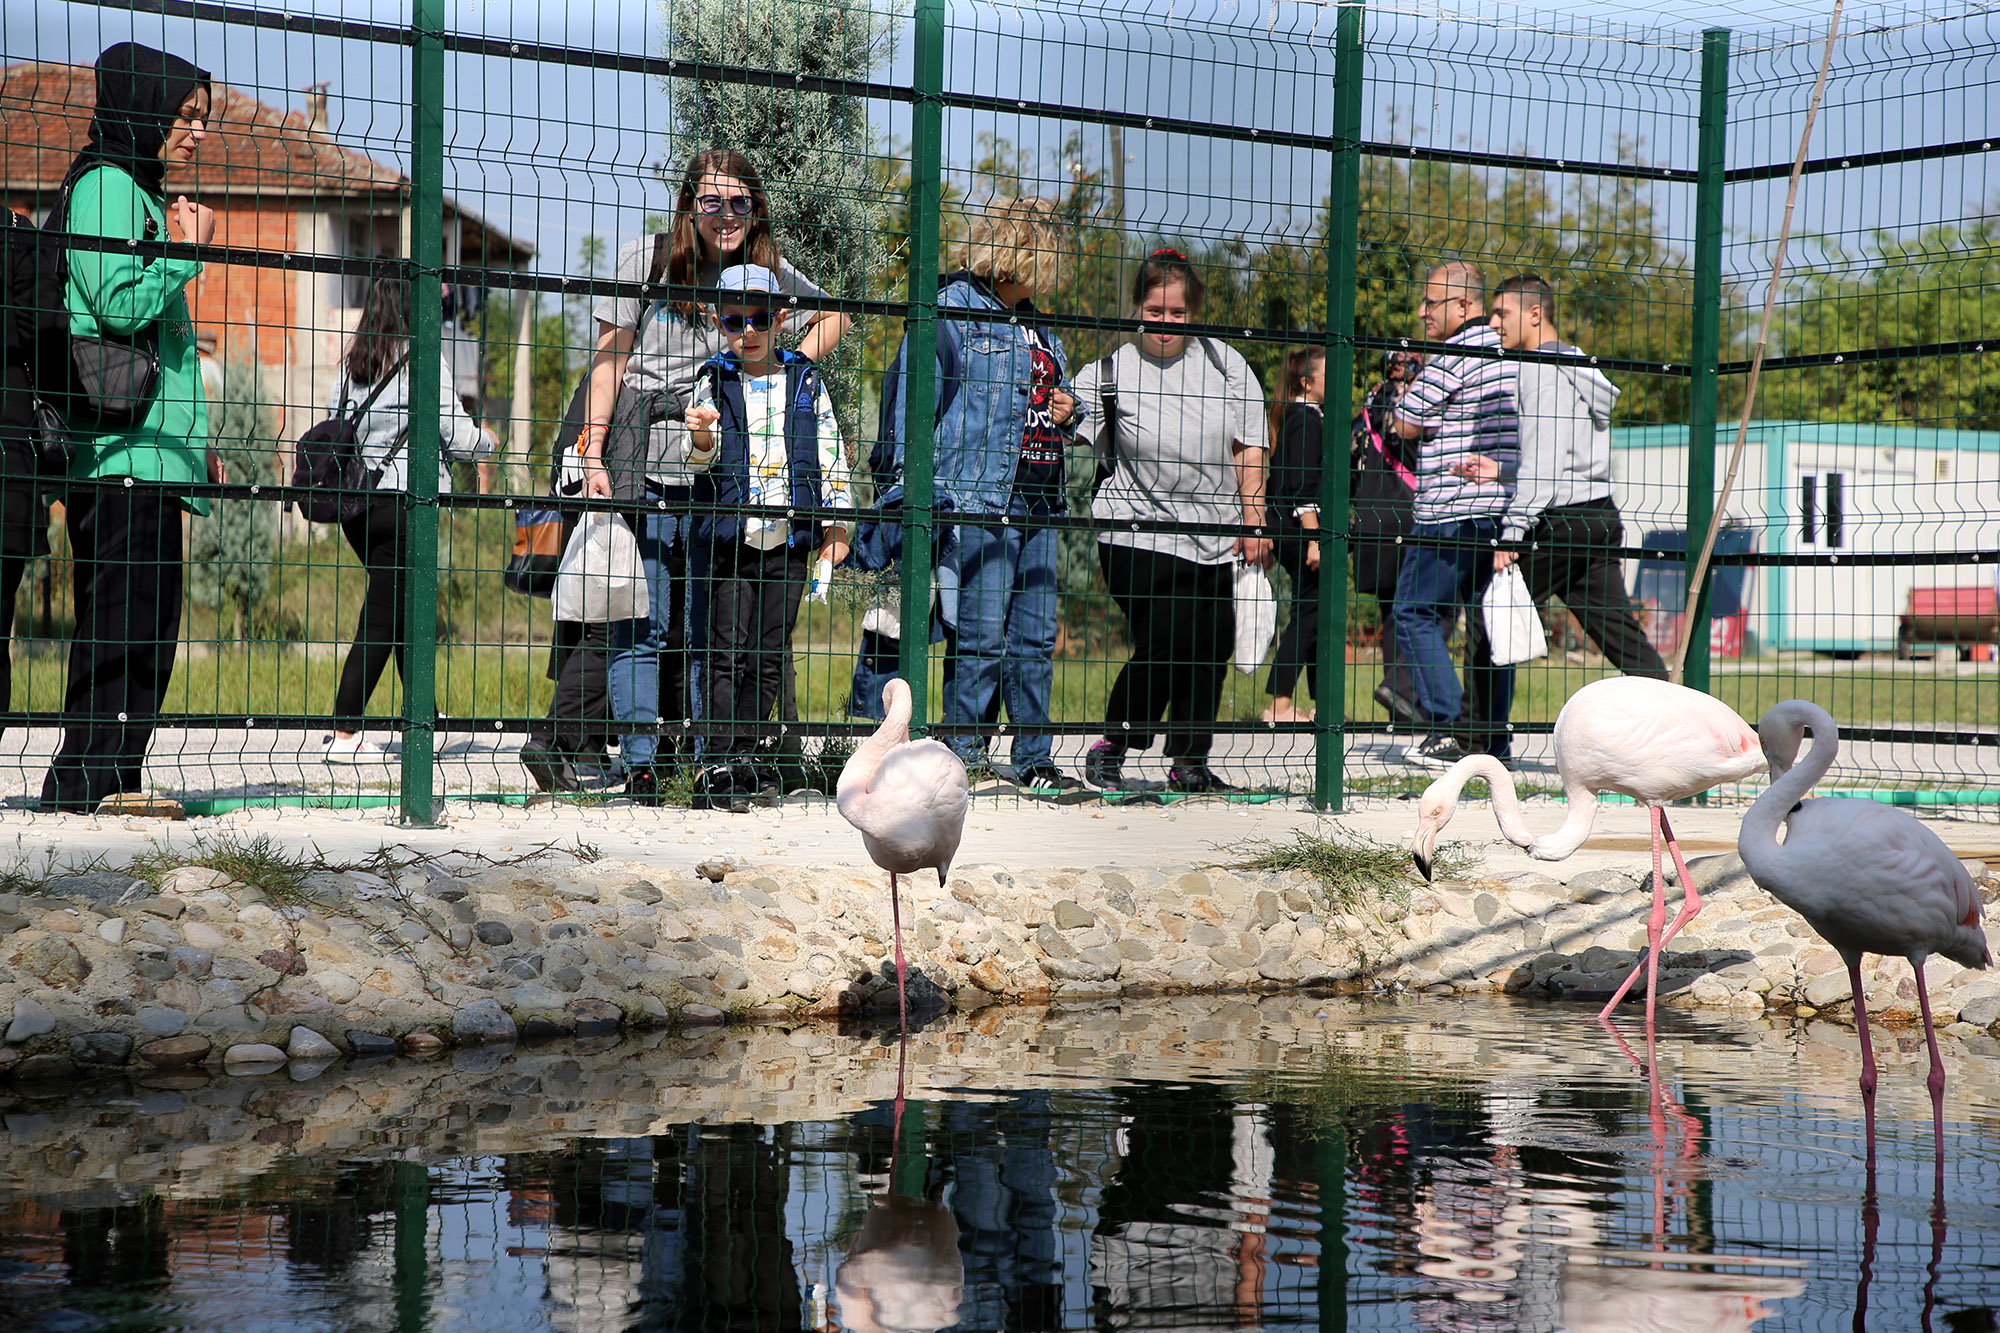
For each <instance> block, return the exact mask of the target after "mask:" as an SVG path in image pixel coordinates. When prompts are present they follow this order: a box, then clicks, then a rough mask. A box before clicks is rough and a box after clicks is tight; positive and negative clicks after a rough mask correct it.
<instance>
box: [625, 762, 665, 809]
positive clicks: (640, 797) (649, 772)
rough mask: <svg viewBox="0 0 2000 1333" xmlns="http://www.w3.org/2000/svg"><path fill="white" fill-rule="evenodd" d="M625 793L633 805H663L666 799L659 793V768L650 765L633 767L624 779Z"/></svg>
mask: <svg viewBox="0 0 2000 1333" xmlns="http://www.w3.org/2000/svg"><path fill="white" fill-rule="evenodd" d="M625 795H626V796H628V797H630V798H631V801H632V804H634V805H650V806H660V805H665V804H666V799H665V798H664V797H663V796H662V795H661V794H660V773H659V770H658V769H656V768H653V767H651V766H650V765H649V766H647V767H645V768H635V769H633V770H632V772H631V774H630V775H629V776H628V777H626V779H625Z"/></svg>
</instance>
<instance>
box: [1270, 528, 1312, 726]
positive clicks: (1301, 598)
mask: <svg viewBox="0 0 2000 1333" xmlns="http://www.w3.org/2000/svg"><path fill="white" fill-rule="evenodd" d="M1311 549H1312V544H1311V543H1310V542H1306V541H1301V540H1298V539H1295V538H1282V539H1280V540H1279V542H1278V560H1279V562H1280V563H1281V564H1283V565H1284V567H1285V572H1286V573H1288V574H1290V575H1291V576H1292V618H1291V619H1290V620H1289V621H1287V622H1286V623H1285V629H1284V632H1283V633H1282V634H1280V635H1278V649H1277V651H1276V652H1274V653H1273V654H1272V655H1271V674H1270V676H1269V677H1267V678H1266V680H1265V682H1264V693H1266V694H1268V695H1270V696H1271V697H1272V698H1273V699H1278V698H1290V697H1291V696H1292V695H1294V694H1296V693H1298V688H1299V672H1300V670H1302V669H1303V670H1304V671H1305V673H1306V683H1307V684H1308V685H1310V686H1311V687H1312V696H1313V704H1314V706H1315V707H1317V706H1319V705H1320V703H1321V702H1322V701H1321V699H1320V696H1319V570H1318V569H1316V568H1312V567H1309V566H1308V565H1307V564H1306V552H1307V551H1309V550H1311Z"/></svg>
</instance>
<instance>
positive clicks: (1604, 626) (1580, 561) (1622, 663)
mask: <svg viewBox="0 0 2000 1333" xmlns="http://www.w3.org/2000/svg"><path fill="white" fill-rule="evenodd" d="M1529 536H1530V538H1531V539H1532V540H1533V542H1534V543H1535V545H1536V549H1533V550H1530V551H1528V552H1526V553H1525V554H1523V555H1522V557H1521V577H1522V578H1523V579H1525V580H1526V581H1527V584H1528V592H1529V593H1530V594H1531V595H1532V596H1533V597H1534V598H1535V600H1536V601H1538V602H1539V601H1545V600H1547V599H1548V598H1550V597H1560V598H1562V601H1563V605H1564V606H1566V607H1568V608H1569V609H1570V613H1571V614H1572V615H1574V616H1575V617H1576V620H1577V623H1578V624H1579V625H1581V626H1583V632H1584V633H1585V634H1587V635H1589V636H1590V638H1591V640H1592V641H1593V642H1595V643H1596V644H1597V647H1598V649H1599V651H1601V652H1602V653H1603V654H1604V656H1605V657H1606V658H1608V659H1609V660H1610V662H1611V665H1613V666H1615V667H1617V668H1618V669H1619V670H1620V671H1622V672H1624V673H1625V674H1626V675H1628V676H1652V677H1653V678H1655V679H1657V680H1665V679H1666V678H1667V665H1666V663H1665V662H1663V661H1661V660H1660V653H1659V650H1658V649H1656V648H1654V647H1653V644H1652V641H1651V640H1649V639H1648V638H1647V637H1646V631H1645V630H1643V629H1642V628H1640V626H1639V617H1638V616H1637V615H1635V614H1633V611H1632V599H1631V598H1629V597H1627V596H1626V595H1625V571H1624V570H1623V569H1621V568H1620V567H1619V563H1618V557H1617V556H1614V555H1611V554H1610V551H1612V550H1614V549H1616V548H1617V547H1619V546H1622V545H1623V544H1624V541H1625V525H1624V524H1623V523H1622V522H1621V521H1620V520H1619V517H1618V506H1617V505H1616V504H1614V503H1613V502H1612V501H1610V500H1585V501H1583V502H1582V503H1580V504H1573V505H1563V506H1562V507H1560V508H1557V509H1549V510H1545V511H1544V512H1543V514H1542V517H1541V521H1540V522H1539V523H1537V524H1536V525H1535V530H1534V531H1533V532H1532V533H1530V534H1529Z"/></svg>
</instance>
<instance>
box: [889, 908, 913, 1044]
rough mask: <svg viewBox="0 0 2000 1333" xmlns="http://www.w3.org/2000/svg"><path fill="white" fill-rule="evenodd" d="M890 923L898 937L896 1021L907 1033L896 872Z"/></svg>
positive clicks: (907, 992) (907, 1015)
mask: <svg viewBox="0 0 2000 1333" xmlns="http://www.w3.org/2000/svg"><path fill="white" fill-rule="evenodd" d="M889 921H890V924H891V925H892V926H893V927H894V928H895V935H896V1021H897V1022H898V1023H899V1024H901V1025H902V1029H903V1031H905V1032H908V1031H909V1030H910V997H909V990H908V986H907V984H906V983H905V981H904V975H905V973H906V972H907V970H908V969H907V968H906V967H905V966H904V964H903V909H902V906H901V904H900V903H899V902H898V901H897V898H896V872H895V871H893V870H891V871H890V872H889Z"/></svg>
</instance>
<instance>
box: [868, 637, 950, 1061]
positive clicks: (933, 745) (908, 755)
mask: <svg viewBox="0 0 2000 1333" xmlns="http://www.w3.org/2000/svg"><path fill="white" fill-rule="evenodd" d="M882 712H883V717H882V725H881V726H879V727H877V728H876V729H875V734H874V735H873V736H870V737H869V738H868V739H867V740H865V741H863V742H861V744H860V745H858V746H856V747H855V750H854V754H853V755H852V756H851V757H850V758H849V759H848V761H847V765H846V767H844V768H842V769H841V770H840V783H839V785H838V786H836V787H835V788H834V795H835V803H836V804H837V805H838V806H839V807H840V817H841V818H842V819H845V820H846V821H847V822H848V823H850V824H852V825H854V827H855V828H857V829H859V830H861V845H862V846H863V847H866V848H867V849H868V855H869V857H870V859H872V860H873V861H874V862H875V864H876V865H878V866H881V867H882V868H883V869H884V870H886V871H888V872H889V919H890V921H891V922H892V923H893V926H894V929H895V934H896V1012H897V1014H898V1015H899V1016H900V1017H901V1020H902V1022H903V1024H904V1026H906V1027H907V1026H908V1025H909V1021H910V1006H909V995H908V990H907V987H906V982H905V977H906V969H905V967H904V964H903V914H902V908H901V906H900V904H899V902H898V899H897V893H896V877H897V876H898V875H909V874H914V873H916V872H917V871H919V870H932V869H934V870H936V871H937V877H938V887H939V888H943V887H944V880H945V875H946V874H947V873H948V872H949V871H950V870H951V858H952V857H953V856H955V855H957V853H958V843H959V839H960V838H961V837H963V836H964V834H965V808H966V805H967V804H968V802H969V801H970V800H971V796H970V789H969V788H968V786H967V784H966V780H965V764H964V763H963V762H962V761H961V760H960V759H959V757H958V756H957V755H955V754H953V753H952V752H951V749H950V747H948V746H945V745H942V744H940V743H938V742H937V741H928V740H926V741H913V740H911V739H910V687H909V686H908V685H907V684H905V683H904V682H903V680H902V679H901V678H900V677H897V678H895V679H893V680H891V681H890V682H889V683H888V684H887V685H885V686H883V687H882Z"/></svg>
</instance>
